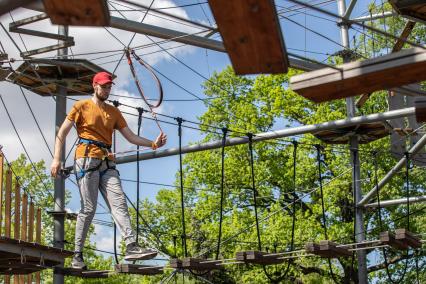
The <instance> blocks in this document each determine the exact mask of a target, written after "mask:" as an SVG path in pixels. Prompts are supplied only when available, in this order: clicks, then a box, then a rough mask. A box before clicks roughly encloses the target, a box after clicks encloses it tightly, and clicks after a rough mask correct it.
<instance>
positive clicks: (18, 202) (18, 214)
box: [13, 179, 21, 240]
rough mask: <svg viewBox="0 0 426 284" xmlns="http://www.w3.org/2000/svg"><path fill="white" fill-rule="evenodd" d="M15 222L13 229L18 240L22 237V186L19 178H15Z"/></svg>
mask: <svg viewBox="0 0 426 284" xmlns="http://www.w3.org/2000/svg"><path fill="white" fill-rule="evenodd" d="M14 215H15V223H14V230H13V237H14V238H15V239H17V240H19V239H20V231H21V188H20V186H19V181H18V179H16V180H15V210H14Z"/></svg>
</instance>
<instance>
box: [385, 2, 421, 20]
mask: <svg viewBox="0 0 426 284" xmlns="http://www.w3.org/2000/svg"><path fill="white" fill-rule="evenodd" d="M389 3H390V4H391V5H392V7H393V8H394V9H395V11H396V12H398V13H399V14H401V15H403V16H408V17H410V19H413V20H417V21H420V22H423V23H426V2H425V1H422V0H389Z"/></svg>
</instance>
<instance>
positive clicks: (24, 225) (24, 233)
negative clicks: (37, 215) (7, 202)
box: [21, 193, 31, 241]
mask: <svg viewBox="0 0 426 284" xmlns="http://www.w3.org/2000/svg"><path fill="white" fill-rule="evenodd" d="M30 222H31V218H30ZM27 226H28V194H26V193H24V194H23V195H22V222H21V236H22V240H24V241H28V237H27V234H28V233H27Z"/></svg>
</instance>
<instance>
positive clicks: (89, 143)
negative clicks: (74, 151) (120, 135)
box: [78, 137, 111, 150]
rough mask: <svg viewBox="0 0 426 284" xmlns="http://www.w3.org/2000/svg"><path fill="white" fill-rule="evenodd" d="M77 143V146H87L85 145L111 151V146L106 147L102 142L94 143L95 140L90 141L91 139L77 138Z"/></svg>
mask: <svg viewBox="0 0 426 284" xmlns="http://www.w3.org/2000/svg"><path fill="white" fill-rule="evenodd" d="M78 143H79V144H87V145H96V146H98V147H100V148H105V149H107V150H111V145H107V144H105V143H103V142H99V141H96V140H91V139H86V138H81V137H79V140H78Z"/></svg>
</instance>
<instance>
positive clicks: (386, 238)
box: [379, 231, 409, 250]
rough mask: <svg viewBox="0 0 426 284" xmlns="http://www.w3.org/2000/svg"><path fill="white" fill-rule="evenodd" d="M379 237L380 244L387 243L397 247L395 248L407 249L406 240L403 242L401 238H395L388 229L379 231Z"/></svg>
mask: <svg viewBox="0 0 426 284" xmlns="http://www.w3.org/2000/svg"><path fill="white" fill-rule="evenodd" d="M379 239H380V242H381V243H382V244H385V245H389V246H391V247H392V248H394V249H397V250H405V249H408V247H409V246H408V244H407V243H406V242H403V241H401V240H397V239H396V238H395V235H394V234H392V233H391V232H389V231H386V232H381V233H380V238H379Z"/></svg>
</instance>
